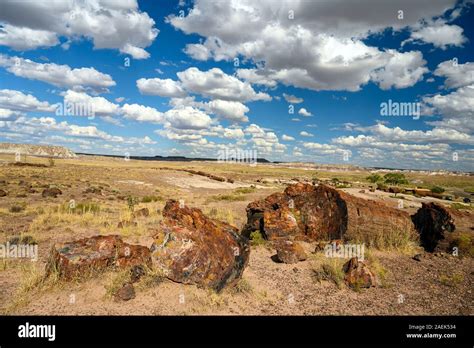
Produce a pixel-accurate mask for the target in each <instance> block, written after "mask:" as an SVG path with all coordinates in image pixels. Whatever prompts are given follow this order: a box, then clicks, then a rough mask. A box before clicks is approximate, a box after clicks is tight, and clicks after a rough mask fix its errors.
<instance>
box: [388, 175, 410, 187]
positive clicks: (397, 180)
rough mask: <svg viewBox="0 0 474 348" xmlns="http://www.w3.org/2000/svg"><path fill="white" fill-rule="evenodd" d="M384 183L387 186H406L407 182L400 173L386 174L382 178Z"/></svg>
mask: <svg viewBox="0 0 474 348" xmlns="http://www.w3.org/2000/svg"><path fill="white" fill-rule="evenodd" d="M383 178H384V182H385V183H386V184H389V185H406V184H408V180H407V179H406V178H405V175H404V174H402V173H387V174H385V175H384V176H383Z"/></svg>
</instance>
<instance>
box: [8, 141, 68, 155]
mask: <svg viewBox="0 0 474 348" xmlns="http://www.w3.org/2000/svg"><path fill="white" fill-rule="evenodd" d="M0 153H11V154H16V153H20V154H21V155H27V156H39V157H57V158H74V157H77V156H76V154H75V153H74V152H73V151H71V150H70V149H68V148H67V147H64V146H52V145H31V144H12V143H0Z"/></svg>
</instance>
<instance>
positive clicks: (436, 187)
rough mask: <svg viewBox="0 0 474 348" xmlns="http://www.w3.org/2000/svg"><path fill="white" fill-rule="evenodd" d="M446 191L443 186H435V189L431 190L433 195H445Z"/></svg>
mask: <svg viewBox="0 0 474 348" xmlns="http://www.w3.org/2000/svg"><path fill="white" fill-rule="evenodd" d="M444 191H445V189H444V188H443V187H441V186H435V187H433V188H431V192H433V193H443V192H444Z"/></svg>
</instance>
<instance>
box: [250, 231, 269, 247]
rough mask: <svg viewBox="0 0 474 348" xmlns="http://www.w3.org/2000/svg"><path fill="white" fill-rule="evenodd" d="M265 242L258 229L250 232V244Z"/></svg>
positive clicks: (255, 244)
mask: <svg viewBox="0 0 474 348" xmlns="http://www.w3.org/2000/svg"><path fill="white" fill-rule="evenodd" d="M265 242H266V241H265V238H263V235H262V233H261V232H260V231H253V232H251V233H250V245H253V246H257V245H263V244H265Z"/></svg>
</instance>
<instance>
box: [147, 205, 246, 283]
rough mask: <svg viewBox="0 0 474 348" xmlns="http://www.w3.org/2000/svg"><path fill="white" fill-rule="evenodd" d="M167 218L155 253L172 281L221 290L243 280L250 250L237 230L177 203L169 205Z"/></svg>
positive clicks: (164, 210) (165, 211) (166, 208)
mask: <svg viewBox="0 0 474 348" xmlns="http://www.w3.org/2000/svg"><path fill="white" fill-rule="evenodd" d="M163 217H164V220H163V221H162V223H161V224H160V225H159V229H158V233H157V234H156V235H155V236H154V238H155V241H154V243H153V245H152V246H151V252H152V258H153V262H154V264H155V265H157V266H158V267H160V268H161V269H162V270H163V271H164V273H165V275H166V276H167V277H168V278H169V279H171V280H173V281H175V282H179V283H184V284H197V285H199V286H203V287H210V288H213V289H215V290H216V291H220V290H222V289H223V288H224V287H225V286H227V285H234V284H235V283H236V282H237V281H238V280H239V279H240V278H241V276H242V273H243V271H244V268H245V267H246V266H247V263H248V259H249V254H250V247H249V242H248V240H247V239H246V238H244V237H242V236H241V235H239V233H238V230H237V228H235V227H233V226H231V225H229V224H227V223H224V222H221V221H218V220H214V219H211V218H208V217H207V216H205V215H204V214H203V213H202V211H201V210H200V209H196V208H189V207H186V206H185V207H182V208H180V206H179V203H178V202H177V201H175V200H169V201H167V202H166V205H165V208H164V209H163Z"/></svg>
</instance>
